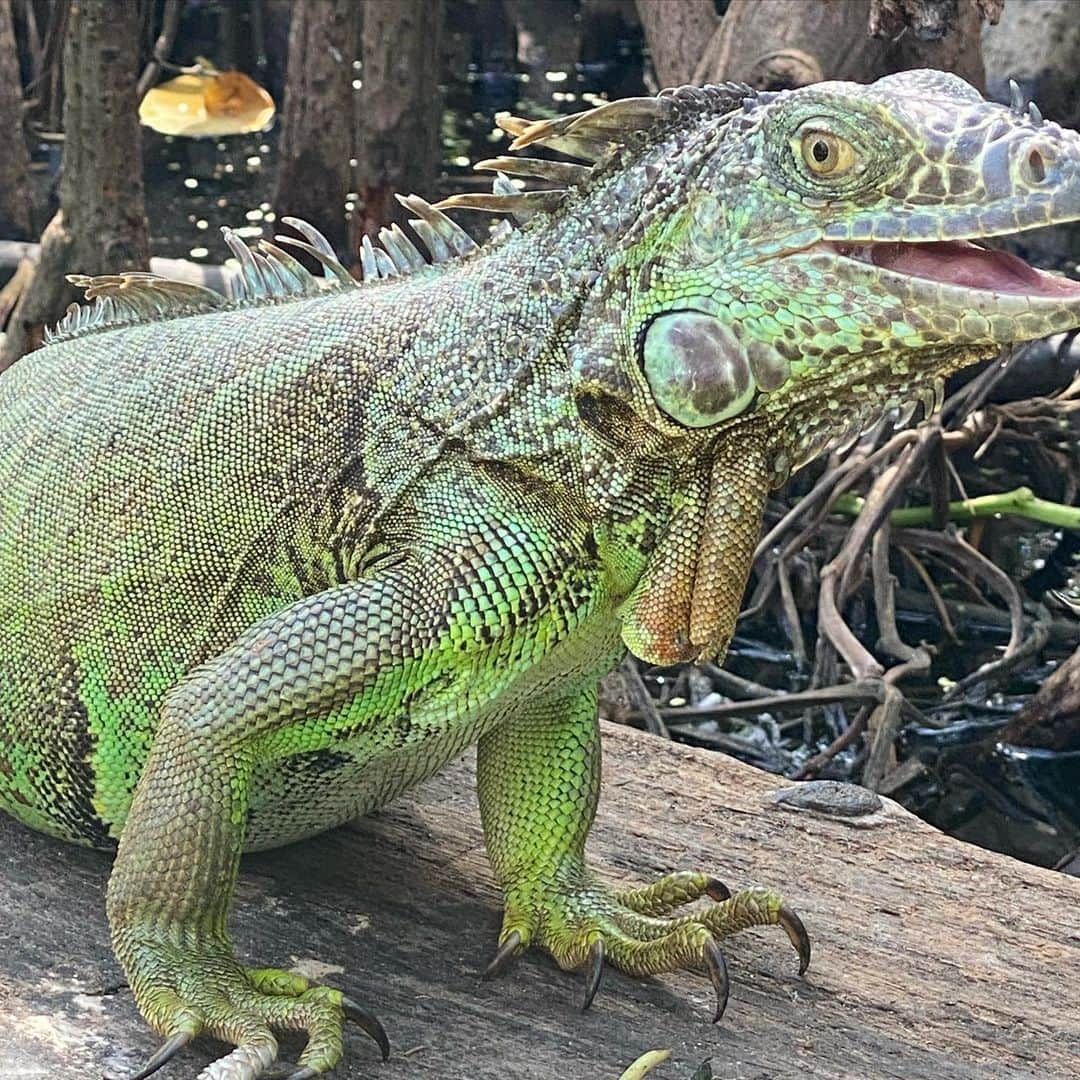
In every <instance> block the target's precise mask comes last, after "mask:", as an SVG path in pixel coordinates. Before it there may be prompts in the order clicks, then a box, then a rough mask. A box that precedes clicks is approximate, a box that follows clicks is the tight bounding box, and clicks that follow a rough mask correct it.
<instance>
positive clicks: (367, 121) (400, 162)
mask: <svg viewBox="0 0 1080 1080" xmlns="http://www.w3.org/2000/svg"><path fill="white" fill-rule="evenodd" d="M441 32H442V4H438V3H432V2H431V0H394V2H393V3H378V2H376V3H369V4H366V5H365V6H364V29H363V34H362V41H363V49H362V52H363V68H362V70H361V79H362V82H363V86H362V88H361V90H360V93H359V95H358V97H359V106H360V108H359V113H358V123H357V126H358V129H359V130H358V134H359V137H358V140H357V143H358V151H357V155H356V156H357V172H356V175H357V186H356V188H355V189H354V190H355V191H357V192H358V193H359V195H360V204H359V207H358V213H357V215H356V216H355V218H354V229H355V233H354V239H355V240H356V241H359V239H360V237H361V236H362V235H364V234H365V233H366V234H368V235H374V234H375V233H377V232H378V231H379V228H380V226H382V225H385V224H386V223H387V222H388V221H391V220H398V221H401V220H404V217H405V216H406V215H404V214H403V213H402V212H401V211H400V208H399V207H397V205H396V203H395V200H394V192H401V193H403V194H408V193H411V192H416V193H417V194H421V195H422V194H430V193H431V190H432V188H433V186H434V184H435V176H436V172H437V169H438V163H439V127H440V121H441V119H442V96H441V95H440V93H439V55H440V54H439V39H440V35H441Z"/></svg>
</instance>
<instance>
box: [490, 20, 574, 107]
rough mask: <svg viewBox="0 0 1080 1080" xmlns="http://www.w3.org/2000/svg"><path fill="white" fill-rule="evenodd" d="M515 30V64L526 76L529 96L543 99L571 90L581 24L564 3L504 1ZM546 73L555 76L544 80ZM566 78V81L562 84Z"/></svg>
mask: <svg viewBox="0 0 1080 1080" xmlns="http://www.w3.org/2000/svg"><path fill="white" fill-rule="evenodd" d="M505 3H506V13H507V15H509V17H510V21H511V22H512V23H513V24H514V27H515V29H516V30H517V61H518V64H519V66H520V68H521V70H523V71H524V72H525V74H526V75H528V77H529V93H530V94H531V95H534V96H536V97H544V96H547V95H548V94H550V93H552V92H553V91H560V90H567V89H571V90H572V89H573V87H574V75H575V65H576V64H577V62H578V60H579V59H580V57H581V22H580V20H579V19H575V18H574V12H573V9H572V7H571V6H570V5H569V4H567V3H566V0H505ZM548 72H550V73H551V74H552V75H554V76H555V78H554V80H550V79H548V77H547V76H548ZM568 75H569V77H570V81H569V82H565V81H564V80H566V78H567V76H568Z"/></svg>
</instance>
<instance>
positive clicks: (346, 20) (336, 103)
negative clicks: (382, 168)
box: [273, 0, 361, 254]
mask: <svg viewBox="0 0 1080 1080" xmlns="http://www.w3.org/2000/svg"><path fill="white" fill-rule="evenodd" d="M360 11H361V9H360V8H359V6H358V5H357V4H356V2H355V0H300V2H299V3H298V4H297V5H296V8H295V9H294V11H293V16H292V27H291V29H290V31H289V63H288V70H287V74H286V82H285V107H284V110H283V114H282V131H281V144H280V150H279V157H278V172H277V185H276V187H275V190H274V200H273V201H274V209H275V210H276V211H277V212H278V214H292V215H294V216H296V217H301V218H304V219H306V220H307V221H310V222H311V223H312V224H313V225H314V226H316V228H318V229H321V230H322V232H323V233H325V235H326V237H327V239H329V241H330V243H331V244H333V245H334V248H335V250H336V251H338V253H339V254H344V253H345V252H347V251H348V249H349V230H348V223H347V220H346V210H345V203H346V201H347V196H348V193H349V191H350V180H351V168H350V165H349V159H350V158H351V157H352V156H353V132H354V124H353V111H354V105H353V101H354V98H355V97H356V91H355V90H353V85H352V84H353V79H354V78H355V75H356V73H355V71H354V70H353V64H352V61H353V59H354V57H355V56H356V52H357V48H358V45H359V41H358V26H357V20H358V18H359V15H360Z"/></svg>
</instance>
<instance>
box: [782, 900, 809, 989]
mask: <svg viewBox="0 0 1080 1080" xmlns="http://www.w3.org/2000/svg"><path fill="white" fill-rule="evenodd" d="M776 921H777V922H778V923H779V924H780V925H781V926H782V927H783V928H784V931H785V932H786V933H787V936H788V937H789V938H790V939H791V944H792V945H794V946H795V951H796V952H797V953H798V954H799V974H800V975H802V974H803V973H804V972H805V971H806V969H807V968H808V967H809V966H810V935H809V934H807V932H806V927H805V926H803V922H802V919H800V918H799V916H798V915H796V914H795V912H794V911H792V910H791V908H789V907H788V906H787V904H781V905H780V910H779V912H778V913H777V916H776Z"/></svg>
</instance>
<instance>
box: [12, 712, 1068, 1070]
mask: <svg viewBox="0 0 1080 1080" xmlns="http://www.w3.org/2000/svg"><path fill="white" fill-rule="evenodd" d="M604 737H605V743H604V749H605V781H606V782H605V788H604V795H603V797H602V799H601V805H600V813H599V816H598V818H597V823H596V827H595V829H594V831H593V835H592V839H591V841H590V850H591V853H592V858H593V860H594V861H595V862H596V863H597V864H598V866H599V867H600V869H601V870H602V871H603V873H604V874H605V876H607V877H608V878H610V879H612V880H615V881H620V880H621V881H635V882H636V881H644V880H647V879H650V878H652V877H654V876H655V875H658V874H661V873H663V872H665V871H667V870H669V869H671V868H674V867H704V868H708V869H710V870H712V871H714V872H715V873H716V874H717V875H718V876H720V877H721V878H722V879H723V880H724V881H726V882H727V883H728V884H729V885H730V886H732V887H739V886H743V885H748V884H751V883H767V884H771V885H775V886H778V887H782V888H783V890H784V891H785V893H786V894H787V896H788V897H789V899H790V901H791V903H792V904H793V905H794V906H796V907H797V909H798V910H799V912H800V913H801V915H802V916H803V918H804V920H805V922H806V925H807V927H808V929H809V931H810V934H811V936H812V938H813V942H814V958H813V962H812V964H811V967H810V970H809V972H808V973H807V975H806V976H805V977H804V978H799V977H798V976H797V975H796V960H795V956H794V954H793V953H792V951H791V949H790V947H789V945H788V942H787V939H786V938H785V937H784V935H783V934H782V933H781V932H780V931H778V930H776V929H775V928H772V929H768V930H757V931H753V932H748V933H745V934H742V935H739V936H737V937H735V938H731V939H729V940H728V942H727V943H726V944H725V949H726V952H727V955H728V964H729V967H730V971H731V979H732V992H731V1001H730V1004H729V1006H728V1010H727V1014H726V1015H725V1017H724V1019H723V1021H722V1022H721V1024H720V1025H719V1026H717V1027H713V1026H712V1025H711V1024H710V1023H709V1018H710V1016H711V996H712V994H711V989H710V988H709V986H708V983H707V982H706V981H705V980H703V979H700V978H697V977H695V976H693V975H691V974H678V975H668V976H664V977H662V978H655V979H633V978H630V977H628V976H625V975H622V974H621V973H619V972H615V971H609V972H608V973H607V974H606V975H605V977H604V983H603V986H602V987H601V990H600V993H599V995H598V997H597V1000H596V1003H595V1004H594V1005H593V1008H592V1010H591V1011H590V1012H588V1013H586V1014H581V1013H579V1012H578V1000H579V998H580V994H581V989H582V978H581V975H580V974H566V973H563V972H560V971H558V970H557V969H556V968H555V967H554V965H553V964H552V963H551V962H550V961H549V960H547V959H546V958H545V957H543V956H540V955H537V954H535V953H530V954H527V955H526V956H524V957H523V958H522V959H521V960H520V961H519V962H518V963H517V966H516V967H515V968H513V969H512V970H511V972H510V973H509V974H508V975H506V976H505V977H503V978H501V979H498V980H496V981H493V982H489V983H484V982H481V981H480V973H481V971H482V970H483V968H484V965H485V963H486V962H487V960H488V959H489V958H490V955H491V953H492V950H493V948H494V942H495V935H496V933H497V930H498V926H499V919H500V903H499V897H498V894H497V891H496V889H495V886H494V884H493V882H492V877H491V874H490V871H489V870H488V868H487V863H486V860H485V857H484V851H483V842H482V837H481V833H480V826H479V819H478V815H477V812H476V808H475V799H474V795H473V766H472V763H471V760H465V761H462V762H459V763H457V764H455V765H453V766H452V767H450V768H449V769H447V770H445V771H444V772H443V773H442V774H441V776H439V777H436V778H435V779H434V780H433V781H431V782H429V783H428V784H426V785H424V787H422V788H421V789H419V790H418V791H417V792H415V793H413V794H412V795H410V796H409V797H407V798H406V799H404V800H402V801H401V802H400V803H399V804H397V805H396V806H395V807H393V808H391V809H389V810H386V811H383V812H381V813H379V814H376V815H373V816H372V817H369V818H366V819H363V820H362V821H360V822H357V823H354V824H353V825H351V826H348V827H346V828H343V829H338V830H336V831H334V832H332V833H328V834H326V835H324V836H321V837H317V838H315V839H313V840H310V841H307V842H306V843H303V844H297V845H294V846H292V847H289V848H283V849H281V850H279V851H273V852H268V853H266V854H262V855H257V856H252V857H250V858H247V859H245V861H244V864H243V871H242V874H241V879H240V886H239V889H238V891H237V912H236V916H235V918H234V932H235V938H236V943H237V946H238V948H239V950H240V951H241V954H242V955H243V956H244V957H247V958H249V959H250V960H251V961H252V962H257V963H259V964H271V963H273V964H282V965H285V966H290V965H293V966H296V967H297V968H299V969H300V970H303V971H305V972H307V973H309V974H313V975H316V976H318V977H321V978H324V979H325V980H326V981H327V982H328V983H331V984H334V985H337V986H341V987H343V988H344V989H346V990H347V992H348V993H349V994H351V995H352V996H354V997H355V998H357V999H359V1000H360V1001H363V1002H365V1003H366V1004H368V1005H369V1006H370V1007H371V1008H373V1009H375V1010H376V1011H377V1012H378V1013H379V1014H380V1016H381V1017H382V1019H383V1021H384V1023H385V1024H386V1027H387V1029H388V1031H389V1033H390V1037H391V1040H392V1041H393V1044H394V1048H395V1049H394V1055H393V1056H392V1057H391V1059H390V1061H389V1062H388V1063H387V1064H386V1065H379V1064H378V1063H377V1054H376V1052H375V1051H374V1049H373V1047H372V1044H371V1043H370V1041H369V1040H367V1039H366V1038H365V1037H364V1036H362V1035H361V1034H359V1033H357V1032H356V1031H355V1030H351V1031H350V1033H349V1035H348V1037H347V1045H346V1049H347V1058H346V1062H345V1064H343V1065H342V1067H341V1068H339V1069H338V1070H337V1071H336V1072H334V1073H333V1074H332V1075H333V1076H334V1077H340V1078H341V1080H360V1078H362V1077H366V1078H370V1077H376V1076H377V1077H379V1078H380V1080H406V1078H408V1080H417V1078H424V1077H431V1078H439V1080H447V1078H448V1077H453V1078H469V1080H513V1078H518V1077H520V1078H523V1080H525V1078H528V1080H538V1078H549V1077H566V1078H567V1080H579V1078H580V1080H616V1078H618V1077H619V1076H620V1074H621V1073H622V1071H623V1070H624V1069H625V1068H626V1067H627V1066H628V1065H629V1064H630V1063H631V1062H632V1061H634V1060H635V1059H636V1058H637V1057H638V1056H639V1055H640V1054H642V1053H643V1052H645V1051H646V1050H650V1049H654V1048H670V1049H671V1050H672V1051H673V1053H672V1056H671V1058H670V1059H669V1060H668V1062H666V1063H665V1064H664V1066H662V1067H661V1069H660V1070H657V1071H656V1072H655V1073H654V1074H652V1075H655V1076H656V1077H657V1080H689V1078H690V1076H691V1075H692V1074H693V1072H694V1070H695V1069H696V1068H697V1067H698V1065H699V1064H700V1063H701V1062H702V1061H703V1060H704V1059H706V1058H711V1060H712V1070H713V1075H715V1076H717V1077H724V1078H725V1080H751V1078H761V1077H768V1078H770V1080H796V1078H798V1080H807V1078H817V1077H822V1078H823V1077H830V1078H835V1077H859V1078H860V1080H862V1078H867V1077H890V1078H903V1080H991V1078H994V1080H1005V1078H1013V1080H1020V1078H1034V1077H1039V1078H1043V1080H1052V1078H1065V1077H1073V1076H1075V1075H1076V1060H1075V1048H1076V1046H1077V1044H1078V1040H1080V997H1078V991H1077V987H1076V972H1077V970H1080V928H1078V926H1077V923H1076V920H1075V919H1074V918H1071V917H1070V916H1069V913H1070V912H1075V911H1076V910H1078V906H1080V880H1077V879H1075V878H1071V877H1067V876H1065V875H1062V874H1056V873H1053V872H1052V871H1048V870H1042V869H1039V868H1036V867H1032V866H1027V865H1025V864H1022V863H1019V862H1016V861H1015V860H1013V859H1010V858H1008V857H1006V856H1002V855H997V854H994V853H992V852H989V851H984V850H981V849H979V848H976V847H971V846H969V845H967V844H964V843H961V842H959V841H956V840H952V839H950V838H948V837H946V836H944V835H942V834H941V833H939V832H938V831H937V830H935V829H933V828H931V827H930V826H929V825H926V824H924V823H923V822H921V821H919V820H918V819H916V818H915V817H913V816H912V815H910V814H909V813H907V812H906V811H905V810H903V809H902V808H900V807H899V806H898V805H896V804H895V803H892V802H890V801H889V800H888V799H883V800H882V809H881V810H879V811H877V812H875V813H872V814H870V815H868V816H862V817H854V818H841V817H835V816H830V815H828V814H826V813H824V812H820V811H815V810H808V811H802V812H796V811H794V810H790V809H784V808H783V807H782V806H781V805H778V804H777V803H776V802H775V801H774V794H773V793H774V792H776V791H777V789H779V788H784V787H789V786H791V785H790V784H789V783H787V782H785V781H783V780H782V779H780V778H778V777H776V776H772V775H769V774H767V773H763V772H759V771H757V770H755V769H752V768H750V767H749V766H746V765H742V764H740V763H738V762H736V761H734V760H732V759H730V758H727V757H724V756H722V755H719V754H710V753H708V752H706V751H701V750H692V749H689V748H686V747H681V746H678V745H674V744H671V743H669V742H666V741H664V740H662V739H658V738H655V737H650V736H647V735H643V734H640V733H638V732H634V731H631V730H629V729H626V728H616V727H614V726H612V725H605V726H604ZM108 866H109V860H108V858H107V856H105V855H102V854H100V853H95V852H91V851H85V850H82V849H79V848H75V847H72V846H70V845H65V844H61V843H60V842H58V841H55V840H52V839H49V838H48V837H45V836H40V835H38V834H36V833H34V832H31V831H30V830H29V829H26V828H24V827H22V826H20V825H18V824H16V823H15V822H14V821H11V820H8V819H6V818H3V819H0V882H2V885H0V888H2V892H3V896H4V916H3V919H2V921H0V972H2V977H0V1075H2V1076H5V1077H8V1076H12V1077H14V1076H39V1075H41V1076H48V1075H52V1076H55V1077H63V1078H67V1077H72V1078H74V1077H93V1076H100V1075H102V1073H103V1072H105V1073H108V1074H116V1075H125V1074H130V1073H131V1072H132V1071H134V1070H135V1069H136V1067H137V1066H138V1065H140V1064H141V1062H142V1061H143V1060H145V1058H146V1057H147V1056H148V1055H149V1054H150V1053H151V1052H152V1051H153V1050H154V1049H155V1048H156V1047H157V1045H158V1043H159V1039H158V1038H157V1036H155V1035H154V1034H153V1033H152V1032H151V1031H150V1030H149V1029H148V1028H147V1027H146V1026H145V1025H144V1024H143V1022H142V1021H141V1020H140V1019H139V1017H138V1015H137V1013H136V1010H135V1007H134V1005H133V1003H132V999H131V995H130V993H129V992H128V990H127V988H126V987H125V986H124V983H123V977H122V975H121V973H120V969H119V968H118V966H117V965H116V963H115V961H114V960H113V958H112V954H111V953H110V951H109V947H108V933H107V930H106V926H105V918H104V915H103V906H104V902H103V897H104V889H105V880H106V875H107V872H108ZM284 1047H285V1053H286V1054H287V1055H290V1056H292V1057H293V1058H294V1059H295V1055H296V1053H297V1052H298V1043H297V1041H296V1040H295V1039H292V1038H288V1039H286V1040H285V1042H284ZM220 1052H221V1048H220V1047H219V1046H217V1045H216V1044H210V1043H207V1042H202V1041H200V1042H197V1043H196V1044H194V1045H193V1046H192V1047H189V1048H188V1049H186V1050H185V1051H184V1052H183V1055H182V1057H181V1059H180V1061H179V1062H177V1063H173V1064H172V1065H170V1066H169V1068H168V1075H169V1076H171V1077H176V1078H178V1080H180V1078H184V1080H187V1078H190V1077H193V1076H194V1075H195V1073H196V1072H197V1071H198V1068H199V1067H200V1066H202V1065H205V1064H206V1063H207V1062H209V1061H210V1060H211V1058H212V1057H213V1056H215V1055H217V1054H219V1053H220Z"/></svg>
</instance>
